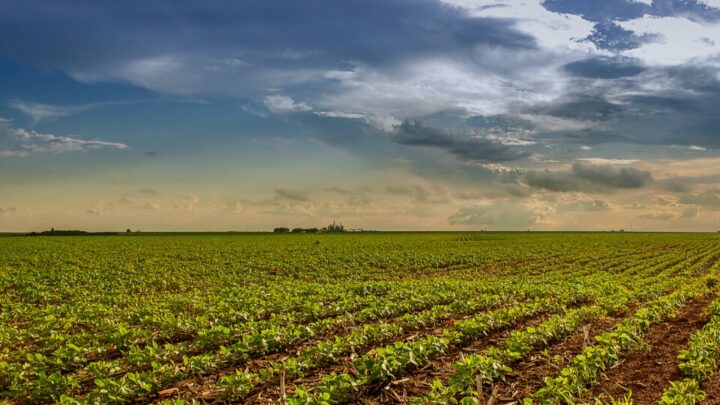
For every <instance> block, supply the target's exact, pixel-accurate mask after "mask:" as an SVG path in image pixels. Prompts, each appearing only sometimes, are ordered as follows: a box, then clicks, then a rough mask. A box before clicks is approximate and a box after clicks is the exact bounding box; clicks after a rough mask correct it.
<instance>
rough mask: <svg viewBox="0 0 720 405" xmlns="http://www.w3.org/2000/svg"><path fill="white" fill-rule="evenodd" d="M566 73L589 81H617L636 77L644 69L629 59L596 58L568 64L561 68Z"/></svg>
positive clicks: (635, 61) (637, 62) (638, 63)
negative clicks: (589, 79)
mask: <svg viewBox="0 0 720 405" xmlns="http://www.w3.org/2000/svg"><path fill="white" fill-rule="evenodd" d="M563 68H564V69H565V71H566V72H568V73H570V74H572V75H573V76H578V77H587V78H591V79H617V78H620V77H628V76H637V75H639V74H640V73H642V72H643V71H644V70H645V67H644V66H643V65H642V64H641V63H640V62H639V61H637V60H634V59H629V58H608V57H597V58H590V59H585V60H581V61H577V62H572V63H568V64H567V65H565V66H563Z"/></svg>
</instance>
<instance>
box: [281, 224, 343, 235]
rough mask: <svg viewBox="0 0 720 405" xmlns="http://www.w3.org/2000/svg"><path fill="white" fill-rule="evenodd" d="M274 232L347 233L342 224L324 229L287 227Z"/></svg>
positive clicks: (331, 225)
mask: <svg viewBox="0 0 720 405" xmlns="http://www.w3.org/2000/svg"><path fill="white" fill-rule="evenodd" d="M273 232H275V233H327V232H346V231H345V227H344V226H343V225H342V224H336V223H335V222H333V223H332V224H330V225H328V226H326V227H324V228H320V229H318V228H293V229H290V228H286V227H278V228H275V229H273Z"/></svg>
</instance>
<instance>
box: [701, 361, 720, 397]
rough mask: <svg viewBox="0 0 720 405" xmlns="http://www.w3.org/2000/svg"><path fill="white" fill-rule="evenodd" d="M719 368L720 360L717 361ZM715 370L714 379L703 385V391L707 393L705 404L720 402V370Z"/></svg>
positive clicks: (719, 368)
mask: <svg viewBox="0 0 720 405" xmlns="http://www.w3.org/2000/svg"><path fill="white" fill-rule="evenodd" d="M717 365H718V370H720V360H718V362H717ZM718 370H715V375H714V376H713V379H712V380H711V381H710V382H708V383H707V384H705V385H703V391H705V393H706V394H707V396H706V397H705V401H703V402H702V403H703V404H704V405H718V404H720V371H718Z"/></svg>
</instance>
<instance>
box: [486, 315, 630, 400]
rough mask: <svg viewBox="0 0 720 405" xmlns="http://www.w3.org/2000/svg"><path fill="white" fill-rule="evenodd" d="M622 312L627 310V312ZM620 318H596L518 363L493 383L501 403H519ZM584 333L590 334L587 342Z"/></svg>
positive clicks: (620, 316) (620, 318)
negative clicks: (501, 378)
mask: <svg viewBox="0 0 720 405" xmlns="http://www.w3.org/2000/svg"><path fill="white" fill-rule="evenodd" d="M626 313H630V311H627V312H626ZM623 317H624V316H623V315H617V316H614V317H603V318H600V319H597V320H595V321H593V322H591V323H588V324H586V325H584V327H581V328H579V329H578V330H577V331H575V332H574V333H572V334H571V335H570V336H568V337H567V338H566V339H565V340H563V341H561V342H560V343H559V344H556V345H554V346H551V347H549V348H548V349H547V350H544V351H542V352H540V353H536V354H534V355H532V356H530V357H529V358H527V359H526V360H524V361H521V362H520V363H518V364H517V365H516V366H515V367H514V370H513V371H512V372H510V373H507V374H506V376H505V377H506V379H505V381H501V382H499V383H498V384H496V385H495V388H496V389H497V390H498V391H497V392H498V394H497V395H498V398H499V399H500V402H501V403H503V404H512V403H518V404H520V403H522V399H523V398H525V397H527V396H529V395H530V394H532V393H533V392H535V391H536V390H538V389H539V388H540V387H542V386H543V385H544V384H545V378H546V377H551V376H554V375H557V374H558V373H559V372H560V370H562V369H563V367H565V366H567V365H568V364H570V362H571V361H572V359H573V358H575V356H577V355H578V354H580V352H582V350H583V348H584V347H585V346H586V345H588V344H592V336H596V335H599V334H602V333H604V332H606V331H608V330H610V329H612V328H613V327H614V326H615V325H616V324H617V323H618V322H620V321H621V320H622V319H623ZM586 334H587V335H586ZM586 336H589V337H590V341H588V339H587V338H586Z"/></svg>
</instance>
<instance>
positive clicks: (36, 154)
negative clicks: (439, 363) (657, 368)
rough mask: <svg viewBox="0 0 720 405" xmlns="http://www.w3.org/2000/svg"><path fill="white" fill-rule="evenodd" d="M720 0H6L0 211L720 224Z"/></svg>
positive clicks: (350, 223)
mask: <svg viewBox="0 0 720 405" xmlns="http://www.w3.org/2000/svg"><path fill="white" fill-rule="evenodd" d="M718 100H720V0H604V1H597V0H545V1H542V0H364V1H362V2H360V1H355V0H302V1H289V0H288V1H281V0H243V1H231V0H213V1H199V0H196V1H190V0H142V1H140V0H128V1H122V2H120V1H112V0H73V1H64V0H53V1H50V0H45V1H38V0H0V231H30V230H44V229H48V228H50V227H55V228H57V229H67V228H71V229H86V230H125V229H132V230H143V231H159V230H169V231H180V230H187V231H208V230H215V231H225V230H236V231H245V230H252V231H256V230H271V229H272V228H274V227H277V226H287V227H298V226H299V227H321V226H324V225H327V224H328V223H331V222H332V221H333V220H335V221H338V222H342V223H343V224H345V226H346V227H348V228H353V229H357V228H363V229H376V230H458V231H460V230H480V229H487V230H526V229H530V230H611V229H625V230H638V231H639V230H643V231H713V232H714V231H717V230H720V153H718V148H720V102H719V101H718Z"/></svg>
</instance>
